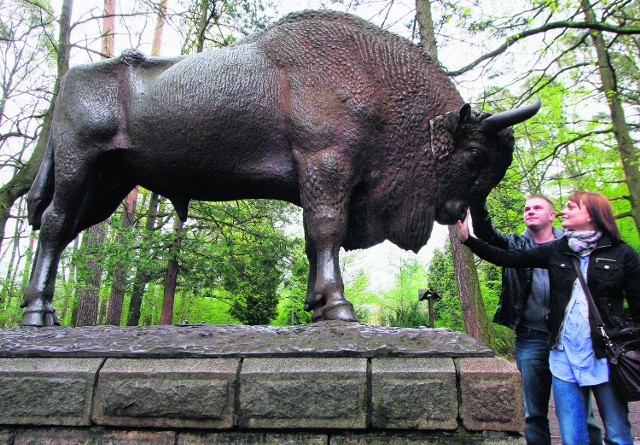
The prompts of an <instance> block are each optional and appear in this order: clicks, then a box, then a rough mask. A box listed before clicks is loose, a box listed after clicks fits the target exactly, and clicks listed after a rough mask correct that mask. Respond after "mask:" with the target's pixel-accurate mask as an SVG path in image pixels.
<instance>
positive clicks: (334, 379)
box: [238, 358, 367, 429]
mask: <svg viewBox="0 0 640 445" xmlns="http://www.w3.org/2000/svg"><path fill="white" fill-rule="evenodd" d="M239 401H240V403H239V413H238V424H239V425H240V426H241V427H245V428H309V429H317V428H322V429H329V428H331V429H362V428H365V427H366V423H367V359H364V358H263V359H259V358H254V359H251V358H249V359H245V360H244V362H243V365H242V370H241V371H240V396H239Z"/></svg>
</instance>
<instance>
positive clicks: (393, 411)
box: [371, 358, 458, 430]
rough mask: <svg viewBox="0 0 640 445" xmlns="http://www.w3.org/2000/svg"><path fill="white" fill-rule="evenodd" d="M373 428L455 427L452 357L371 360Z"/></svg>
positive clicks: (455, 413)
mask: <svg viewBox="0 0 640 445" xmlns="http://www.w3.org/2000/svg"><path fill="white" fill-rule="evenodd" d="M371 398H372V406H373V416H372V422H373V427H374V428H382V429H418V430H424V429H431V430H435V429H438V430H454V429H456V428H457V427H458V421H457V418H458V388H457V383H456V368H455V365H454V363H453V359H451V358H374V359H372V360H371Z"/></svg>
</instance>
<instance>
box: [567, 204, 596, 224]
mask: <svg viewBox="0 0 640 445" xmlns="http://www.w3.org/2000/svg"><path fill="white" fill-rule="evenodd" d="M560 216H561V217H562V227H564V228H565V229H569V230H595V229H596V225H595V224H594V222H593V221H592V219H591V215H589V210H588V209H587V206H585V205H584V204H583V205H582V207H579V206H578V204H577V203H575V202H573V201H568V202H567V205H566V206H565V207H564V209H562V211H561V212H560Z"/></svg>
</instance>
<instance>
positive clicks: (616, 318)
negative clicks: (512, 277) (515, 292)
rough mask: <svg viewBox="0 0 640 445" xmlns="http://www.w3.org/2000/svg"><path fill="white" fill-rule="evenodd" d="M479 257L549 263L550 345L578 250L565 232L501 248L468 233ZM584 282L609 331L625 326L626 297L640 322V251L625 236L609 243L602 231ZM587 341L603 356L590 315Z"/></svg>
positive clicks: (514, 264) (568, 296) (505, 264)
mask: <svg viewBox="0 0 640 445" xmlns="http://www.w3.org/2000/svg"><path fill="white" fill-rule="evenodd" d="M464 244H465V245H467V246H468V247H469V248H471V250H472V251H473V252H474V253H475V254H476V255H478V256H479V257H480V258H483V259H485V260H488V261H490V262H492V263H494V264H497V265H499V266H503V267H541V268H546V269H549V284H550V287H551V304H550V306H549V318H548V323H547V325H548V328H549V340H550V344H551V345H553V343H554V342H555V339H556V338H557V336H558V332H559V330H560V326H561V324H562V321H563V319H564V313H565V309H566V307H567V305H568V304H569V300H570V299H571V291H572V289H573V283H574V282H575V280H576V278H577V274H576V271H575V269H574V267H573V264H572V260H571V258H572V257H573V256H576V254H575V253H574V252H573V251H572V250H571V249H570V248H569V245H568V243H567V239H566V238H564V237H563V238H561V239H559V240H557V241H554V242H552V243H549V244H545V245H543V246H540V247H536V248H535V249H529V250H526V251H517V250H503V249H499V248H497V247H493V246H491V245H489V244H487V243H486V242H484V241H481V240H479V239H477V238H473V237H469V239H467V241H466V242H465V243H464ZM587 285H588V286H589V290H590V291H591V294H592V295H593V298H594V300H595V302H596V306H597V307H598V311H599V312H600V315H601V316H602V320H603V322H604V325H605V329H606V331H607V334H608V335H609V336H615V335H616V334H617V333H618V332H619V331H620V329H622V328H623V327H625V326H626V324H625V319H624V309H623V303H624V299H625V298H626V300H627V303H628V305H629V312H630V313H631V317H632V318H633V320H634V321H635V322H640V256H639V255H638V252H636V251H635V250H634V249H633V248H632V247H631V246H629V245H628V244H626V243H625V242H620V243H617V244H612V243H611V240H610V239H609V237H607V236H606V235H603V236H602V238H600V240H599V241H598V244H597V247H596V249H595V250H594V251H593V252H591V255H589V265H588V268H587ZM589 319H590V324H591V341H592V343H593V351H594V353H595V355H596V357H598V358H601V357H604V356H605V353H604V338H603V337H602V335H601V334H600V331H599V329H597V328H596V326H595V322H594V320H593V317H591V316H590V317H589Z"/></svg>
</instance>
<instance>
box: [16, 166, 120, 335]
mask: <svg viewBox="0 0 640 445" xmlns="http://www.w3.org/2000/svg"><path fill="white" fill-rule="evenodd" d="M87 170H88V169H87ZM60 176H62V174H60ZM96 176H98V175H95V174H93V175H92V174H91V173H90V172H88V171H86V170H83V169H81V168H78V169H77V170H76V171H74V172H72V174H71V175H70V176H69V177H68V178H67V180H64V179H63V178H57V180H56V186H55V192H54V196H53V200H52V202H51V204H50V205H49V207H47V209H46V210H45V211H44V213H43V215H42V225H41V228H40V237H39V239H38V249H37V251H36V255H35V260H34V264H33V269H32V271H31V277H30V279H29V285H28V287H27V290H26V291H25V296H24V300H23V302H22V305H21V306H22V307H23V308H24V310H23V315H22V323H21V324H22V325H23V326H53V325H58V324H60V322H59V320H58V317H57V316H56V314H55V309H54V308H53V306H52V304H51V302H52V300H53V293H54V288H55V280H56V273H57V270H58V262H59V260H60V255H61V253H62V251H63V250H64V248H65V247H66V246H67V245H68V244H69V243H70V242H71V241H73V239H75V237H76V236H78V234H79V233H80V232H81V231H82V230H83V229H85V228H87V227H91V226H92V225H94V224H97V223H99V222H101V221H103V220H104V219H105V218H107V217H108V216H109V215H110V214H111V213H113V211H114V210H115V208H116V207H117V205H118V203H119V202H120V201H121V200H122V199H123V198H124V196H126V194H127V192H128V191H129V190H130V189H131V187H129V184H126V185H125V184H118V185H117V186H116V187H115V188H105V187H101V186H100V184H98V180H97V179H95V177H96ZM90 178H91V179H90Z"/></svg>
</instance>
